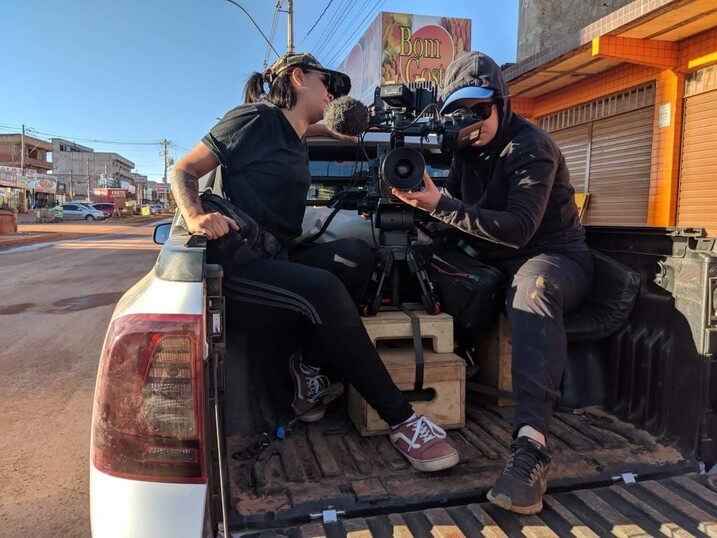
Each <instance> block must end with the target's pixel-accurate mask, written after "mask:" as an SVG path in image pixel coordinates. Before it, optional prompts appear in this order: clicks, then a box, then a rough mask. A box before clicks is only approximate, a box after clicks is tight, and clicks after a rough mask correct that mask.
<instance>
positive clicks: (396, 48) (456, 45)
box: [338, 12, 471, 103]
mask: <svg viewBox="0 0 717 538" xmlns="http://www.w3.org/2000/svg"><path fill="white" fill-rule="evenodd" d="M470 43H471V21H470V19H458V18H449V17H433V16H427V15H411V14H408V13H388V12H381V13H379V14H378V16H377V17H376V19H375V20H374V21H373V22H372V23H371V25H370V26H369V27H368V29H367V30H366V33H365V34H364V35H363V36H362V37H361V39H360V40H359V42H358V43H357V44H356V46H354V48H353V49H352V50H351V52H350V53H349V55H348V57H347V58H346V59H345V60H344V61H343V62H342V63H341V65H340V66H339V67H338V69H339V71H343V72H345V73H347V74H348V75H349V76H350V77H351V84H352V88H351V94H350V95H351V96H352V97H355V98H356V99H359V100H361V101H363V102H364V103H372V102H373V94H374V89H375V88H376V87H377V86H380V85H382V84H389V83H397V82H401V83H404V84H408V83H411V82H422V81H431V82H434V83H435V84H437V85H438V86H439V87H442V86H443V80H444V78H445V74H446V68H447V67H448V65H449V64H450V63H451V62H452V61H453V60H454V59H455V58H458V57H459V56H460V55H462V54H465V53H466V52H468V50H470Z"/></svg>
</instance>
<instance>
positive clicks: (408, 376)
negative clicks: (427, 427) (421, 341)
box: [348, 346, 466, 437]
mask: <svg viewBox="0 0 717 538" xmlns="http://www.w3.org/2000/svg"><path fill="white" fill-rule="evenodd" d="M378 351H379V355H381V359H382V360H383V363H384V364H385V365H386V368H387V369H388V372H389V374H390V375H391V379H393V381H394V383H396V385H397V386H398V388H399V389H401V390H402V391H404V392H407V396H408V397H409V400H410V401H411V404H412V405H413V409H414V411H415V412H416V413H417V414H419V415H425V416H426V417H428V418H429V419H431V420H432V421H433V422H434V423H436V424H438V425H439V426H441V427H442V428H462V427H463V426H464V425H465V385H466V365H465V361H464V360H463V359H462V358H460V357H459V356H458V355H455V354H454V353H434V352H432V351H428V350H424V351H423V357H424V361H425V364H424V371H423V388H424V389H426V390H424V391H422V392H421V395H422V396H432V399H430V400H423V401H422V399H419V400H413V399H412V396H414V394H412V391H413V389H414V383H415V376H416V363H415V355H414V350H413V347H411V346H402V347H400V348H397V349H391V348H387V347H383V346H379V348H378ZM348 412H349V416H350V417H351V420H352V421H353V423H354V425H355V426H356V428H357V429H358V431H359V433H360V434H361V435H362V436H364V437H367V436H370V435H379V434H386V433H388V432H389V427H388V424H386V423H385V422H384V421H383V420H381V419H380V418H379V416H378V414H377V413H376V411H375V410H374V409H373V408H372V407H371V406H370V405H368V404H367V403H366V401H365V400H364V399H363V397H361V395H359V393H358V392H356V390H355V389H354V388H353V387H349V392H348Z"/></svg>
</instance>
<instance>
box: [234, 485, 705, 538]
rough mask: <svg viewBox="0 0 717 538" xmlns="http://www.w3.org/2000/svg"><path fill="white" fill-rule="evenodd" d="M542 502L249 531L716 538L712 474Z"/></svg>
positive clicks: (577, 493) (298, 534)
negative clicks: (527, 509)
mask: <svg viewBox="0 0 717 538" xmlns="http://www.w3.org/2000/svg"><path fill="white" fill-rule="evenodd" d="M713 478H714V477H713ZM544 503H545V507H544V508H543V511H542V512H541V513H540V514H538V515H536V516H519V515H516V514H512V513H510V512H506V511H504V510H501V509H499V508H497V507H495V506H493V505H491V504H489V503H476V504H467V505H462V506H453V507H445V508H431V509H427V510H422V511H414V512H405V513H392V514H388V515H376V516H368V517H356V518H352V519H341V516H339V520H338V521H336V522H328V523H323V522H320V521H317V522H313V523H307V524H305V525H300V526H296V527H291V528H286V529H282V530H277V531H263V532H256V533H253V534H248V535H243V536H250V537H256V538H258V537H259V536H261V537H267V536H287V537H290V538H293V537H309V536H310V537H315V538H318V537H332V536H352V537H361V538H369V537H377V538H378V537H392V536H401V537H412V536H415V537H424V536H434V537H451V538H453V537H461V536H490V537H495V538H499V537H505V536H527V537H536V538H537V537H540V538H549V537H553V536H555V537H557V536H579V537H585V538H588V537H602V536H611V535H612V536H618V537H635V536H660V535H663V536H717V492H715V489H714V485H713V484H710V481H708V479H707V475H696V474H692V475H686V476H680V477H673V478H667V479H663V480H647V481H644V482H639V481H638V483H634V484H620V485H614V486H610V487H601V488H593V489H583V490H577V491H571V492H566V493H557V494H552V495H547V496H546V497H545V500H544ZM329 515H330V514H329Z"/></svg>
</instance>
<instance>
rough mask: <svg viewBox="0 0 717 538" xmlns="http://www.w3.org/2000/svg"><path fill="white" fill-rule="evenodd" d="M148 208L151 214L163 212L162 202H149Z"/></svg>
mask: <svg viewBox="0 0 717 538" xmlns="http://www.w3.org/2000/svg"><path fill="white" fill-rule="evenodd" d="M149 209H150V211H151V212H152V214H158V213H164V206H163V205H162V204H149Z"/></svg>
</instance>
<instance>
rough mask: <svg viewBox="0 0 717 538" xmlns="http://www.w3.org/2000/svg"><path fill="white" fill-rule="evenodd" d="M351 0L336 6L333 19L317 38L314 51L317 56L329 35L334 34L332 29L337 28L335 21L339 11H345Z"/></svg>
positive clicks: (344, 0)
mask: <svg viewBox="0 0 717 538" xmlns="http://www.w3.org/2000/svg"><path fill="white" fill-rule="evenodd" d="M349 1H350V0H343V1H342V2H341V4H339V5H338V6H337V7H336V11H334V14H333V15H332V16H331V19H330V20H329V21H328V22H327V23H326V28H324V30H323V31H322V32H321V33H320V34H319V36H318V37H317V38H316V42H315V44H314V45H315V46H314V49H313V50H314V51H315V54H314V55H315V56H317V55H318V53H319V50H320V49H321V44H322V43H323V42H324V41H326V39H328V38H329V36H330V35H331V34H332V30H336V28H335V26H334V23H335V22H336V18H337V17H338V15H339V13H342V12H344V11H345V9H344V6H345V5H346V4H347V3H348V2H349Z"/></svg>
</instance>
